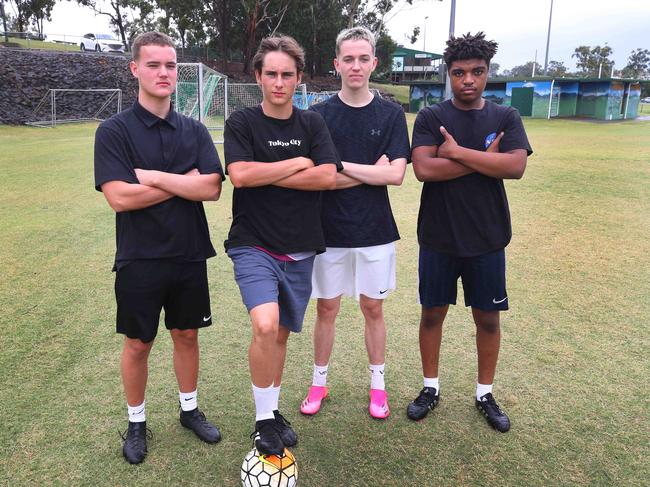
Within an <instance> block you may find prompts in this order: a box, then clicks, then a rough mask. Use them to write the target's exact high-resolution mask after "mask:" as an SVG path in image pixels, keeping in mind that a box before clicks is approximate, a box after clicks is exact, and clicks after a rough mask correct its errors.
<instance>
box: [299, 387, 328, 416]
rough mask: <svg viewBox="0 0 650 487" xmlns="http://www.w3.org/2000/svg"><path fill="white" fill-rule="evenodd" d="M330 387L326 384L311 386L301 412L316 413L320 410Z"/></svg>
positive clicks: (301, 406)
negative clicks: (325, 385)
mask: <svg viewBox="0 0 650 487" xmlns="http://www.w3.org/2000/svg"><path fill="white" fill-rule="evenodd" d="M328 392H329V389H328V388H327V387H324V386H311V387H310V388H309V392H308V393H307V397H306V398H305V400H304V401H303V402H302V404H301V405H300V412H301V413H302V414H308V415H312V414H316V413H317V412H318V411H320V405H321V402H322V400H323V399H325V398H326V397H327V393H328Z"/></svg>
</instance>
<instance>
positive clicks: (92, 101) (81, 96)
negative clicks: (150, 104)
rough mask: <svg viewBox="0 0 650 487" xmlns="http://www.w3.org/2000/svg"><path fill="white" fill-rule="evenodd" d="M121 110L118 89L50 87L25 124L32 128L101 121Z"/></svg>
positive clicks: (120, 91)
mask: <svg viewBox="0 0 650 487" xmlns="http://www.w3.org/2000/svg"><path fill="white" fill-rule="evenodd" d="M121 111H122V90H120V89H115V88H113V89H64V88H52V89H49V90H48V91H47V93H46V94H45V96H43V98H41V101H40V102H39V103H38V105H36V108H35V109H34V111H33V112H32V115H31V117H30V120H29V121H27V122H25V123H26V124H27V125H32V126H34V127H55V126H56V125H58V124H61V123H74V122H89V121H102V120H106V119H107V118H108V117H110V116H111V115H113V114H115V113H119V112H121Z"/></svg>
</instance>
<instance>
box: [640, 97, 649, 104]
mask: <svg viewBox="0 0 650 487" xmlns="http://www.w3.org/2000/svg"><path fill="white" fill-rule="evenodd" d="M641 101H642V102H643V103H650V96H646V97H645V98H641Z"/></svg>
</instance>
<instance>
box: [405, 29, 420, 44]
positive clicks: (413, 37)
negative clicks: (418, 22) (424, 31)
mask: <svg viewBox="0 0 650 487" xmlns="http://www.w3.org/2000/svg"><path fill="white" fill-rule="evenodd" d="M418 37H420V26H415V27H413V32H412V33H410V34H406V38H407V39H408V41H409V44H411V45H413V44H415V43H416V42H417V41H418Z"/></svg>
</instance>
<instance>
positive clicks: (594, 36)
mask: <svg viewBox="0 0 650 487" xmlns="http://www.w3.org/2000/svg"><path fill="white" fill-rule="evenodd" d="M550 7H551V0H456V25H455V34H456V35H461V34H463V33H467V32H472V33H475V32H477V31H479V30H482V31H484V32H485V33H486V35H487V37H488V39H494V40H496V41H497V42H498V43H499V51H498V53H497V55H496V56H495V58H494V60H493V61H494V62H497V63H499V65H500V67H501V69H510V68H512V67H513V66H516V65H520V64H525V63H526V62H528V61H533V60H534V59H535V51H537V62H538V63H539V64H540V65H542V66H543V65H544V55H545V50H546V34H547V30H548V20H549V10H550ZM450 9H451V0H442V1H440V0H414V2H413V5H412V6H411V5H408V4H407V3H406V2H405V1H399V2H397V6H396V7H395V8H394V9H393V11H392V12H391V13H390V14H389V15H388V17H387V20H388V22H387V25H388V30H389V32H390V34H391V36H392V37H393V39H395V41H396V42H398V43H400V44H403V45H404V46H405V47H411V48H414V49H423V48H424V47H426V50H427V51H430V52H437V53H442V51H443V50H444V47H445V41H446V40H447V38H448V35H449V14H450ZM427 17H428V18H427ZM416 25H417V26H419V27H420V30H421V33H422V34H423V33H424V31H425V27H426V39H425V38H424V36H423V35H422V34H421V36H420V38H419V39H418V41H417V42H416V43H415V44H414V45H411V44H409V42H408V40H407V38H406V35H407V34H408V33H410V32H412V31H413V28H414V27H415V26H416ZM648 28H650V0H617V1H612V0H554V1H553V21H552V25H551V42H550V46H549V61H551V60H555V61H562V62H564V64H565V66H567V68H569V69H570V70H573V69H575V58H572V57H571V54H573V51H574V49H575V48H576V47H578V46H580V45H588V46H592V47H593V46H596V45H600V46H602V45H604V44H605V43H607V44H608V45H609V46H610V47H612V48H613V50H614V54H613V56H611V59H613V60H614V62H615V68H616V69H622V68H623V67H625V65H626V64H627V60H628V57H629V55H630V52H631V51H632V50H633V49H636V48H638V47H641V48H644V49H650V34H648V30H647V29H648ZM93 31H96V32H100V33H105V32H110V28H109V25H108V18H107V17H105V16H101V15H100V16H95V14H94V13H93V12H92V11H91V10H90V9H87V8H84V7H80V6H79V5H78V4H77V3H76V2H74V1H72V2H59V3H57V4H56V6H55V7H54V10H53V12H52V21H51V22H46V25H45V33H46V34H48V35H50V36H51V35H52V34H63V33H67V34H71V35H83V34H85V33H87V32H93Z"/></svg>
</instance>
